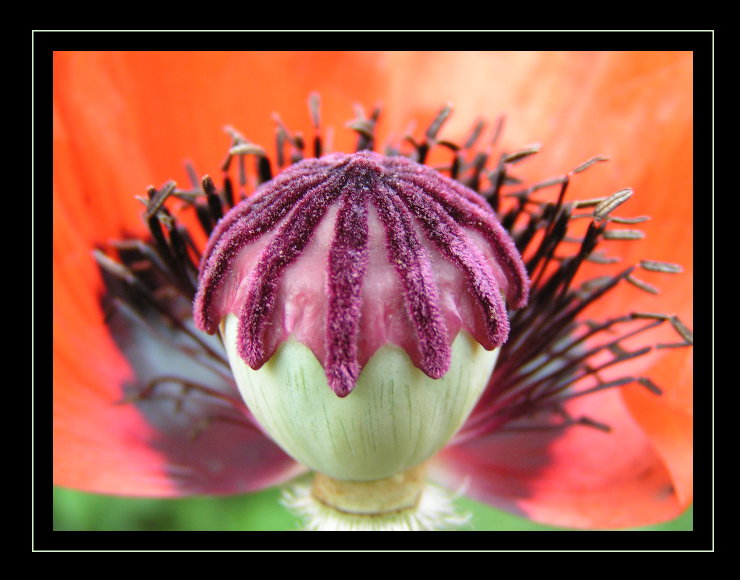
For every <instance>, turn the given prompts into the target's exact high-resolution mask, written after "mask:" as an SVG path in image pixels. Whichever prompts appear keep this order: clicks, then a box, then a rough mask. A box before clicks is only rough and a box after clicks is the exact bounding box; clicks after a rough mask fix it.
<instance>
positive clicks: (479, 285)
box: [194, 151, 529, 397]
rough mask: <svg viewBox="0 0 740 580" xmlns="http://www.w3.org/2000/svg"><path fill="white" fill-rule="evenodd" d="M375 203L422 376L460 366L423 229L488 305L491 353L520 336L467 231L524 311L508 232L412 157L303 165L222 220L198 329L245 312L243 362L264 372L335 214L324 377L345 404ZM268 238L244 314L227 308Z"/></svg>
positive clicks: (204, 282) (205, 266)
mask: <svg viewBox="0 0 740 580" xmlns="http://www.w3.org/2000/svg"><path fill="white" fill-rule="evenodd" d="M370 204H372V206H373V207H374V208H375V210H376V212H377V215H378V217H379V219H380V222H381V224H382V226H383V229H384V233H385V238H386V248H387V253H388V260H389V262H390V263H391V264H393V266H394V269H395V272H396V274H397V275H398V279H399V283H400V286H401V288H402V292H403V298H404V304H405V308H406V313H407V315H408V318H409V320H410V321H411V323H412V325H413V328H414V331H415V333H416V341H417V346H418V351H419V353H418V354H419V358H420V362H419V363H418V366H419V368H420V369H421V370H422V371H423V372H425V373H426V374H427V375H428V376H430V377H432V378H439V377H441V376H443V375H444V374H445V373H446V372H447V370H448V369H449V366H450V359H451V352H450V344H451V341H450V338H451V337H449V336H448V330H447V327H446V324H445V321H444V317H443V315H442V312H441V310H440V306H439V296H438V290H437V286H436V283H435V279H434V273H433V272H434V271H433V265H432V263H431V261H430V257H429V253H428V252H427V251H425V248H424V246H423V244H422V241H421V240H420V239H419V237H418V235H417V231H418V229H419V228H418V227H414V224H416V225H417V226H421V227H420V229H421V231H423V232H424V233H425V234H426V237H427V239H428V240H429V241H430V242H431V243H432V244H433V246H434V247H435V248H436V249H437V250H438V251H439V252H440V254H441V255H442V256H444V258H445V259H447V260H449V261H450V262H451V263H452V264H454V265H455V266H456V267H457V269H458V270H459V271H460V274H461V276H463V277H464V279H465V281H466V284H467V287H468V289H469V291H470V293H471V294H472V296H473V297H474V298H475V301H476V302H477V304H478V305H479V306H480V313H481V316H482V317H483V321H484V323H485V329H486V333H487V339H488V342H489V343H490V345H492V347H494V348H495V347H498V346H500V345H502V344H503V343H504V342H505V341H506V338H507V336H508V331H509V323H508V317H507V311H506V304H505V302H504V299H503V298H502V289H501V288H499V285H498V283H497V281H496V278H495V276H494V274H493V272H492V269H491V267H490V265H489V264H488V263H487V261H486V260H485V259H484V258H483V256H482V254H481V251H480V250H479V249H478V248H477V247H476V246H475V245H474V244H473V243H472V242H471V241H469V238H468V237H467V236H466V235H465V234H464V233H463V228H468V229H471V230H474V231H476V232H478V233H479V234H480V235H481V236H482V237H483V238H484V239H485V240H486V242H488V244H489V246H490V249H491V251H492V253H493V255H494V257H495V259H496V261H497V264H498V265H499V267H500V268H501V270H502V272H503V273H504V275H505V277H506V282H507V287H506V288H504V289H503V291H504V293H505V295H506V300H507V301H508V303H509V306H510V307H512V308H520V307H522V306H524V305H525V304H526V302H527V298H528V289H529V281H528V278H527V274H526V270H525V268H524V265H523V263H522V260H521V258H520V256H519V253H518V251H517V250H516V248H515V246H514V242H513V241H512V239H511V238H510V236H509V235H508V233H507V232H506V230H505V229H504V228H503V226H501V224H500V223H499V222H498V220H497V219H496V217H495V215H494V214H493V212H492V211H491V210H490V208H488V206H487V204H486V202H485V200H483V198H481V197H480V196H479V195H478V194H477V193H475V192H473V191H472V190H469V189H467V188H465V187H464V186H462V185H461V184H459V183H457V182H455V181H453V180H451V179H449V178H447V177H445V176H443V175H441V174H440V173H438V172H437V171H435V170H433V169H431V168H429V167H426V166H423V165H419V164H417V163H415V162H413V161H411V160H409V159H407V158H405V157H383V156H381V155H379V154H377V153H373V152H369V151H362V152H359V153H354V154H349V155H345V154H333V155H327V156H325V157H322V158H320V159H309V160H306V161H302V162H299V163H296V164H295V165H293V166H291V167H290V168H288V169H287V170H285V171H283V172H282V173H281V174H280V175H278V176H277V177H276V178H275V179H273V180H272V181H270V182H268V183H266V184H265V185H263V186H262V188H261V189H260V190H259V191H258V192H257V193H256V194H255V195H254V196H253V197H252V198H250V199H248V200H246V201H244V202H242V203H241V204H239V205H238V206H236V207H235V208H234V209H233V210H231V212H229V213H228V214H227V215H226V216H224V218H222V220H221V221H220V222H219V224H218V225H217V227H216V229H215V230H214V232H213V234H212V236H211V239H210V240H209V243H208V245H207V247H206V251H205V253H204V257H203V261H202V263H201V271H200V285H199V289H198V292H197V295H196V297H195V305H194V317H195V322H196V325H197V326H198V328H200V329H201V330H203V331H205V332H208V333H211V334H213V333H214V332H216V330H217V329H218V325H219V323H220V321H221V319H222V318H223V317H224V316H225V315H226V314H228V313H229V312H234V313H235V314H236V315H237V318H238V352H239V354H240V356H241V357H242V358H243V359H244V361H245V362H246V363H247V364H248V365H249V366H250V367H252V368H254V369H258V368H260V367H261V366H262V365H263V364H264V363H265V362H266V361H267V358H268V357H269V356H270V354H269V353H267V352H266V350H265V334H266V332H267V326H268V325H269V324H270V322H269V321H270V317H271V315H272V313H273V310H274V308H275V304H276V300H277V293H278V289H279V287H280V283H281V280H282V278H283V275H284V273H285V271H286V269H287V268H288V267H289V266H290V265H291V264H292V263H293V262H295V260H297V259H298V258H299V257H300V256H301V255H302V254H303V252H304V251H305V249H306V248H307V247H308V245H309V244H310V243H311V240H312V238H313V235H314V232H315V231H316V229H317V227H318V226H319V224H320V223H321V220H322V218H323V217H324V216H325V215H326V214H327V212H328V211H329V209H330V208H332V207H334V206H337V217H336V222H335V224H334V233H333V239H332V242H331V246H330V248H329V253H328V259H327V301H328V302H327V319H326V337H325V344H326V360H325V361H324V370H325V372H326V377H327V381H328V384H329V386H330V387H331V389H332V390H333V391H334V392H335V393H336V394H337V395H338V396H340V397H343V396H346V395H347V394H349V393H350V392H351V391H352V389H353V388H354V387H355V385H356V383H357V379H358V377H359V374H360V371H361V367H360V364H359V361H358V339H359V336H358V335H359V329H360V316H361V309H362V283H363V278H364V276H365V274H366V271H367V264H368V253H369V249H368V240H369V207H370ZM263 235H270V239H269V241H268V243H267V244H266V246H265V247H264V249H263V250H262V252H261V254H260V256H259V258H258V262H257V264H256V265H255V267H254V270H253V273H252V276H251V281H250V286H249V288H248V291H247V292H246V294H245V298H244V300H243V302H242V304H240V305H231V304H225V300H224V298H223V297H222V296H221V294H222V292H221V290H222V289H223V287H224V284H225V280H226V279H227V277H228V275H229V273H230V271H231V270H232V268H233V267H234V264H235V262H236V260H237V258H238V256H239V253H240V251H241V249H242V248H244V247H245V246H246V245H248V244H251V243H253V242H255V241H256V240H257V239H259V238H261V237H262V236H263ZM237 309H238V311H237Z"/></svg>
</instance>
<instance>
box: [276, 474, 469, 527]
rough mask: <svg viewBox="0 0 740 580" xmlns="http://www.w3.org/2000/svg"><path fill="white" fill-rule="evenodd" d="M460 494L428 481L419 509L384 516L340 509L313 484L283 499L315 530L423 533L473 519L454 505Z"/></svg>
mask: <svg viewBox="0 0 740 580" xmlns="http://www.w3.org/2000/svg"><path fill="white" fill-rule="evenodd" d="M457 497H458V494H454V493H452V492H450V491H447V490H445V489H442V488H440V487H437V486H435V485H432V484H428V485H427V487H426V489H425V490H424V493H423V494H422V496H421V498H420V500H419V503H418V505H417V506H416V507H415V508H412V509H408V510H404V511H402V512H399V513H394V514H389V515H384V516H367V515H355V514H348V513H345V512H340V511H337V510H335V509H332V508H331V507H329V506H327V505H325V504H323V503H321V502H319V501H318V500H316V499H315V498H314V497H313V496H312V495H311V483H310V482H301V483H295V484H293V485H291V486H290V487H288V488H285V489H284V490H283V498H282V502H283V505H285V507H287V508H288V509H289V510H290V511H292V512H293V513H294V514H296V515H297V516H299V517H300V518H302V519H303V522H304V528H303V529H304V530H305V531H312V532H385V531H399V532H420V531H442V530H457V529H460V528H462V527H463V526H465V525H467V524H468V523H469V522H470V515H469V514H466V513H460V512H459V511H458V510H457V509H456V508H455V505H454V500H455V499H456V498H457Z"/></svg>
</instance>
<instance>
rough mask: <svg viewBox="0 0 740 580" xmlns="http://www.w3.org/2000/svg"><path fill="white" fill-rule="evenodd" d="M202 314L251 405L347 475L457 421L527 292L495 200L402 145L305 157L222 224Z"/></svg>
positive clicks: (434, 443) (390, 468)
mask: <svg viewBox="0 0 740 580" xmlns="http://www.w3.org/2000/svg"><path fill="white" fill-rule="evenodd" d="M200 278H201V283H200V287H199V290H198V294H197V296H196V300H195V320H196V323H197V325H198V326H199V327H200V328H201V329H202V330H205V331H207V332H210V333H213V332H215V331H216V330H218V329H219V327H220V329H221V332H222V337H223V339H224V342H225V344H226V348H227V351H228V354H229V359H230V362H231V365H232V369H233V370H234V374H235V377H236V380H237V384H238V385H239V387H240V391H241V393H242V396H243V398H244V399H245V401H246V402H247V405H248V406H249V408H250V411H251V412H252V413H253V414H254V415H255V417H256V418H257V420H258V421H259V422H260V424H261V425H262V426H263V428H264V429H265V430H266V431H267V432H268V433H269V434H270V435H271V436H272V437H273V439H274V440H275V441H276V442H278V443H279V444H280V445H281V446H282V447H283V448H284V449H285V450H286V451H287V452H288V453H290V454H291V455H293V456H294V457H295V458H296V459H298V460H299V461H300V462H302V463H304V464H306V465H308V466H309V467H311V468H313V469H315V470H316V471H318V472H320V473H323V474H325V475H328V476H330V477H332V478H335V479H339V480H351V481H372V480H378V479H382V478H386V477H390V476H393V475H395V474H398V473H401V472H404V471H406V470H408V469H410V468H412V467H415V466H416V465H418V464H420V463H422V462H423V461H425V460H426V459H428V458H429V457H431V456H432V455H433V454H434V453H436V452H437V451H438V450H439V449H440V448H442V447H443V446H444V445H445V444H446V443H447V442H448V441H449V439H450V438H451V437H452V436H453V435H454V434H455V432H456V431H457V429H458V428H459V427H460V426H461V425H462V423H463V422H464V421H465V419H466V418H467V416H468V415H469V413H470V412H471V410H472V409H473V407H474V405H475V403H476V402H477V400H478V397H479V396H480V393H481V392H482V390H483V389H484V387H485V386H486V384H487V381H488V379H489V377H490V374H491V371H492V370H493V366H494V364H495V359H496V356H497V349H498V347H499V346H501V344H503V343H504V342H505V340H506V338H507V334H508V330H509V323H508V318H507V310H506V307H507V303H508V305H510V306H511V307H514V308H518V307H521V306H523V305H524V304H525V303H526V301H527V294H528V279H527V275H526V272H525V269H524V266H523V264H522V262H521V259H520V257H519V254H518V252H517V251H516V248H515V247H514V243H513V241H512V240H511V238H510V237H509V235H508V234H507V233H506V232H505V230H504V229H503V228H502V227H501V225H500V224H499V223H498V221H497V219H496V217H495V215H494V214H493V212H492V210H491V209H490V207H489V206H487V204H486V203H485V201H484V200H483V199H482V198H481V197H480V196H479V195H478V194H476V193H474V192H472V191H471V190H469V189H467V188H465V187H463V186H462V185H460V184H458V183H457V182H455V181H453V180H451V179H449V178H447V177H444V176H442V175H441V174H439V173H438V172H436V171H435V170H433V169H431V168H429V167H426V166H422V165H419V164H417V163H415V162H414V161H411V160H409V159H407V158H405V157H383V156H381V155H378V154H376V153H372V152H367V151H362V152H359V153H355V154H350V155H344V154H334V155H328V156H325V157H322V158H319V159H310V160H306V161H303V162H300V163H297V164H296V165H294V166H293V167H291V168H289V169H288V170H286V171H284V172H283V173H282V174H281V175H279V176H278V177H277V178H275V179H274V180H272V181H270V182H268V183H267V184H265V185H264V186H263V188H262V189H261V190H260V191H258V192H257V193H256V195H255V196H254V197H252V198H250V199H248V200H246V201H244V202H242V204H240V205H238V206H237V207H235V208H234V209H233V210H232V211H231V212H230V213H229V214H227V215H226V216H225V217H224V218H223V219H222V220H221V222H220V223H219V224H218V226H217V227H216V229H215V231H214V233H213V235H212V237H211V239H210V242H209V245H208V247H207V248H206V252H205V254H204V260H203V262H202V266H201V272H200Z"/></svg>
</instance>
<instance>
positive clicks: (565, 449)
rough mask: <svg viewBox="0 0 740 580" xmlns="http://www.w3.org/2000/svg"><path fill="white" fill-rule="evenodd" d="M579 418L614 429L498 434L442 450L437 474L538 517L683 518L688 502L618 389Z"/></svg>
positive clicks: (568, 520)
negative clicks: (629, 410) (588, 419)
mask: <svg viewBox="0 0 740 580" xmlns="http://www.w3.org/2000/svg"><path fill="white" fill-rule="evenodd" d="M569 410H570V411H571V412H572V413H573V415H574V416H580V415H581V414H587V415H589V416H591V417H598V419H599V421H604V422H605V423H607V424H609V425H610V426H611V427H612V431H611V432H609V433H604V432H601V431H599V430H596V429H594V428H591V427H584V426H580V427H570V428H568V429H567V430H563V431H554V432H552V431H521V432H505V431H504V432H499V433H493V434H491V435H488V436H487V437H484V438H481V439H478V440H474V441H471V442H470V443H466V444H462V445H459V446H455V447H450V448H448V449H446V450H445V451H443V452H442V453H441V454H440V455H439V456H438V457H437V458H436V460H435V467H436V469H437V470H438V471H437V477H438V478H439V479H440V480H441V481H444V482H445V483H447V484H448V485H450V486H453V489H454V488H455V487H454V486H457V487H461V488H462V489H464V490H465V493H466V495H469V496H470V497H472V498H475V499H478V500H480V501H484V502H487V503H490V504H492V505H494V506H496V507H499V508H501V509H505V510H507V511H511V512H513V513H517V514H519V515H522V516H525V517H528V518H531V519H534V520H536V521H539V522H543V523H548V524H553V525H558V526H566V527H574V528H602V529H603V528H624V527H633V526H641V525H647V524H654V523H657V522H661V521H666V520H669V519H672V518H674V517H676V516H678V515H679V514H680V513H681V511H682V509H683V508H685V506H686V504H685V503H684V502H683V501H681V500H680V499H679V498H678V497H677V493H676V490H675V489H674V487H673V480H672V477H671V475H670V474H669V473H668V471H667V469H666V468H665V467H664V465H663V462H662V461H661V458H660V457H658V456H657V454H656V452H655V450H654V448H653V445H652V443H651V441H650V439H649V437H648V436H647V435H646V434H645V432H644V431H643V429H642V428H641V426H640V425H638V424H637V423H636V422H635V421H634V420H633V419H632V417H631V416H630V414H629V412H628V411H627V410H626V409H625V407H624V405H623V403H622V401H621V397H620V394H619V393H618V392H616V391H613V392H604V393H601V394H599V395H592V396H589V397H585V398H584V399H583V400H581V401H578V402H577V403H575V404H573V405H572V406H570V407H569Z"/></svg>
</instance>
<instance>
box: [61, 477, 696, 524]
mask: <svg viewBox="0 0 740 580" xmlns="http://www.w3.org/2000/svg"><path fill="white" fill-rule="evenodd" d="M279 501H280V491H279V490H278V489H269V490H266V491H263V492H260V493H255V494H250V495H242V496H234V497H195V498H187V499H138V498H124V497H110V496H103V495H95V494H88V493H83V492H79V491H72V490H67V489H59V488H57V489H54V530H55V531H65V530H66V531H286V530H287V531H290V530H297V529H300V522H299V521H298V520H297V519H296V518H294V517H293V516H292V515H291V514H290V513H289V512H288V511H287V510H286V509H284V508H283V507H282V506H281V505H280V503H279ZM458 505H459V506H460V507H461V508H463V509H465V510H467V511H468V512H470V513H472V516H473V519H472V529H473V530H475V531H493V530H495V531H547V530H552V531H558V530H563V528H556V527H553V526H544V525H541V524H536V523H534V522H531V521H529V520H526V519H524V518H521V517H517V516H513V515H510V514H508V513H505V512H501V511H499V510H496V509H494V508H492V507H490V506H487V505H484V504H480V503H477V502H474V501H472V500H469V499H467V498H461V499H459V500H458ZM692 529H693V510H692V509H691V508H689V510H687V511H686V512H685V513H684V514H683V515H681V516H680V517H679V518H677V519H675V520H673V521H671V522H667V523H664V524H660V525H655V526H647V527H643V528H635V530H664V531H690V530H692Z"/></svg>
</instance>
